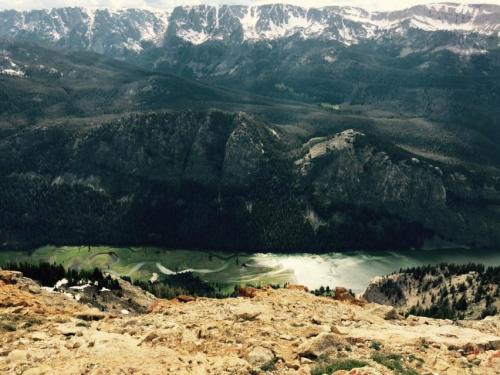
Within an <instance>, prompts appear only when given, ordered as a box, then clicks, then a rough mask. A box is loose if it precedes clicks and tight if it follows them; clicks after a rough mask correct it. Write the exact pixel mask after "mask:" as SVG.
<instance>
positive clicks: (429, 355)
mask: <svg viewBox="0 0 500 375" xmlns="http://www.w3.org/2000/svg"><path fill="white" fill-rule="evenodd" d="M13 280H15V282H13ZM254 307H256V309H257V310H258V311H259V312H260V313H259V314H257V315H256V314H255V311H254V310H253V309H254ZM389 309H390V308H385V307H383V306H380V305H374V304H367V305H364V306H359V305H357V304H354V303H352V302H349V301H335V300H332V299H330V298H325V297H316V296H314V295H312V294H310V293H308V292H305V291H302V290H298V288H295V289H278V290H275V289H272V288H264V289H260V290H257V291H256V293H255V295H254V297H253V298H244V297H238V298H230V299H224V300H216V299H207V298H198V299H197V300H196V301H193V302H190V303H179V302H178V301H175V300H174V301H165V300H156V301H154V303H153V305H152V306H151V309H150V312H149V313H145V314H133V315H132V314H131V315H120V316H117V315H116V314H113V313H104V314H101V313H99V312H98V311H96V310H92V309H91V308H90V307H88V306H85V305H83V304H80V303H77V302H76V301H74V300H73V299H68V297H67V296H65V295H64V294H62V293H54V292H48V291H46V290H44V289H41V288H36V284H35V283H34V282H32V281H31V280H28V279H25V278H24V277H22V276H21V275H19V274H15V273H10V272H8V271H2V273H1V274H0V339H1V343H2V345H1V349H0V373H2V374H61V375H62V374H80V373H86V374H102V373H111V374H118V373H134V374H176V375H177V374H209V373H211V374H251V373H261V374H264V373H268V374H301V375H305V374H309V373H310V372H311V371H312V370H313V369H315V368H321V366H323V365H324V364H325V363H328V362H329V361H330V362H332V361H333V362H335V361H337V362H335V363H338V361H344V362H349V363H350V364H351V365H353V366H354V367H358V368H357V369H353V370H352V372H351V373H353V374H354V373H356V374H361V373H363V374H382V375H389V374H392V370H390V369H389V368H388V367H386V366H385V365H384V362H383V361H382V360H381V358H393V359H392V360H393V361H394V360H397V361H398V364H399V365H401V366H402V368H406V369H415V371H417V373H421V374H427V373H428V374H431V373H432V374H435V373H439V374H478V375H479V374H481V375H483V374H495V373H498V372H499V371H500V352H499V350H500V348H499V343H500V336H499V335H500V319H499V317H498V316H496V317H489V318H487V319H484V320H481V321H460V322H458V323H453V322H451V321H447V320H435V319H429V318H418V317H413V316H411V317H409V318H406V319H398V320H393V319H389V320H388V319H387V316H386V310H389ZM241 311H247V312H248V313H249V315H248V316H245V317H248V318H249V319H244V317H243V316H242V315H241V314H240V316H239V317H238V315H235V312H238V313H239V312H241ZM82 314H83V315H82ZM90 314H100V315H99V319H87V317H89V316H90ZM84 317H85V318H84ZM394 358H396V359H394ZM333 362H332V363H333ZM361 367H362V368H361ZM346 373H349V371H347V372H346Z"/></svg>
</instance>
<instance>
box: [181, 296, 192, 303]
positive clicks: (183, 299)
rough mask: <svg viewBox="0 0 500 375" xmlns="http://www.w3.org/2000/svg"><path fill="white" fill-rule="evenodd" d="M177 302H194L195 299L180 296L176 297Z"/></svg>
mask: <svg viewBox="0 0 500 375" xmlns="http://www.w3.org/2000/svg"><path fill="white" fill-rule="evenodd" d="M177 301H179V302H182V303H188V302H194V301H196V297H193V296H188V295H180V296H178V297H177Z"/></svg>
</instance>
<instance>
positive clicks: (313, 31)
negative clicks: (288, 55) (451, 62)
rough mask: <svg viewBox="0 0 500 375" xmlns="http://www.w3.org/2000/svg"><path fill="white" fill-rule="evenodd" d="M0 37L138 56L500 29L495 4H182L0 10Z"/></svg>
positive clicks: (489, 34) (475, 34) (484, 33)
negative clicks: (213, 44)
mask: <svg viewBox="0 0 500 375" xmlns="http://www.w3.org/2000/svg"><path fill="white" fill-rule="evenodd" d="M0 19H1V20H2V22H1V24H0V37H12V38H16V39H20V40H22V39H29V40H33V39H35V40H37V41H40V42H44V43H46V44H47V45H51V46H56V47H61V48H70V49H75V50H80V49H85V50H89V51H94V52H97V53H106V54H113V55H121V54H127V53H129V54H140V53H142V52H143V51H144V50H145V49H148V48H151V47H154V46H156V47H158V46H162V45H164V44H168V43H169V42H170V40H171V39H172V38H178V39H181V40H183V41H186V42H189V43H192V44H195V45H198V44H202V43H206V42H210V41H223V42H225V43H242V42H246V41H261V40H275V39H279V38H286V37H291V36H298V37H300V38H302V39H323V40H330V41H338V42H340V43H343V44H345V45H351V44H354V43H359V42H361V41H363V40H367V39H370V40H380V39H384V38H398V37H402V36H405V35H407V34H408V33H411V31H412V30H421V31H427V32H431V31H447V32H453V33H459V34H461V35H463V36H464V38H463V41H464V42H466V39H467V38H465V36H468V37H472V38H473V39H477V41H476V42H477V43H478V44H477V46H472V45H471V46H470V47H469V48H468V49H460V51H461V52H463V53H472V52H477V53H478V52H481V51H482V50H484V48H485V45H486V44H487V43H488V42H489V38H498V36H499V33H500V6H498V5H457V4H450V3H442V4H431V5H421V6H415V7H412V8H409V9H406V10H403V11H392V12H368V11H366V10H363V9H360V8H355V7H333V6H332V7H325V8H303V7H298V6H293V5H284V4H275V5H262V6H237V5H232V6H230V5H228V6H208V5H200V6H181V7H177V8H174V9H173V10H172V11H163V12H160V11H147V10H141V9H124V10H108V9H87V8H58V9H51V10H34V11H25V12H18V11H14V10H8V11H3V12H0Z"/></svg>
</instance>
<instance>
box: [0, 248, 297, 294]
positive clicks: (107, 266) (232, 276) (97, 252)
mask: <svg viewBox="0 0 500 375" xmlns="http://www.w3.org/2000/svg"><path fill="white" fill-rule="evenodd" d="M9 262H30V263H38V262H50V263H57V264H62V265H63V266H64V267H65V268H68V269H77V270H82V269H92V268H94V267H97V268H99V269H101V270H103V271H107V272H109V273H112V274H115V275H120V276H129V277H131V278H132V279H140V280H148V279H150V278H151V276H152V275H153V273H157V274H159V275H160V276H161V275H162V274H165V275H168V274H171V273H176V272H184V271H190V272H193V274H194V275H196V276H199V277H200V278H201V279H202V280H204V281H207V282H213V283H218V284H221V285H226V286H228V287H230V286H234V285H237V284H240V285H266V284H284V283H285V282H288V281H291V280H292V279H293V273H292V272H291V271H289V270H284V269H282V268H273V267H267V266H261V265H259V264H258V263H257V262H256V261H255V257H254V256H253V255H252V254H239V253H238V254H236V253H235V254H228V253H218V252H206V251H195V250H165V249H161V248H155V247H109V246H90V247H89V246H61V247H56V246H44V247H41V248H38V249H36V250H33V251H6V252H0V266H1V265H2V264H7V263H9Z"/></svg>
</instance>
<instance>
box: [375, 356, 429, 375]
mask: <svg viewBox="0 0 500 375" xmlns="http://www.w3.org/2000/svg"><path fill="white" fill-rule="evenodd" d="M372 359H373V360H374V361H375V362H377V363H379V364H381V365H382V366H385V367H387V368H388V369H389V370H392V371H394V373H395V374H398V375H419V374H418V372H416V371H415V370H413V369H412V368H408V367H406V366H405V365H404V364H403V357H402V356H401V355H400V354H393V353H387V354H384V353H379V352H374V353H373V354H372Z"/></svg>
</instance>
